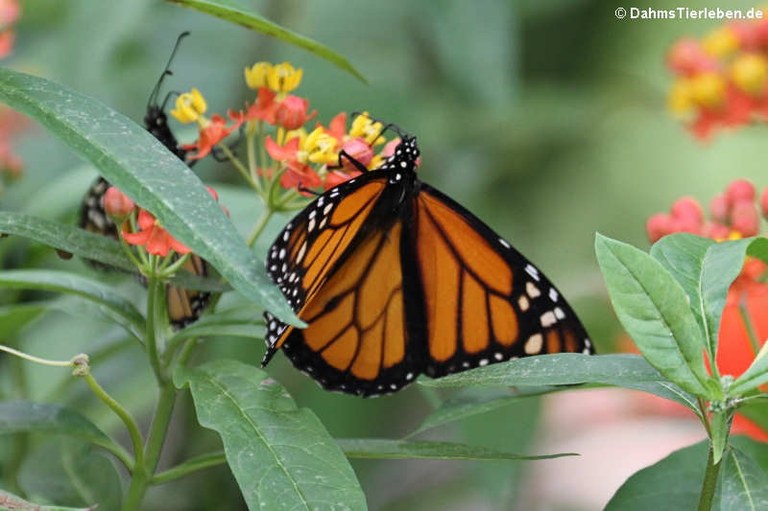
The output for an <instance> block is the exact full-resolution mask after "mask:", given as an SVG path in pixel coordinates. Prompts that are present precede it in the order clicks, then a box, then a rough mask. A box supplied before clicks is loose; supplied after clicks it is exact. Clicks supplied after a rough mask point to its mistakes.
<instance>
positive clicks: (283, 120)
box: [275, 95, 317, 130]
mask: <svg viewBox="0 0 768 511" xmlns="http://www.w3.org/2000/svg"><path fill="white" fill-rule="evenodd" d="M308 112H309V101H307V100H306V99H304V98H300V97H298V96H293V95H290V96H286V98H285V99H284V100H282V101H281V102H280V103H278V105H277V108H276V109H275V124H276V125H278V126H282V127H283V128H285V129H287V130H296V129H299V128H301V127H302V126H304V124H305V123H306V122H307V121H309V120H310V119H312V118H313V117H314V116H316V115H317V110H314V111H313V112H312V113H308Z"/></svg>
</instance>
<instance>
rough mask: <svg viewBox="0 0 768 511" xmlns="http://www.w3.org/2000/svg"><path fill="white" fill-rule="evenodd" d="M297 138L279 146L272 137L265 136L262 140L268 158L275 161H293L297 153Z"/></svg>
mask: <svg viewBox="0 0 768 511" xmlns="http://www.w3.org/2000/svg"><path fill="white" fill-rule="evenodd" d="M299 142H300V140H299V137H294V138H292V139H290V140H289V141H288V142H286V143H285V145H282V146H281V145H280V144H278V143H277V142H275V141H274V140H272V137H271V136H269V135H267V138H266V139H265V140H264V148H265V149H266V150H267V154H269V157H270V158H272V159H273V160H275V161H288V160H295V159H296V158H297V154H298V151H299Z"/></svg>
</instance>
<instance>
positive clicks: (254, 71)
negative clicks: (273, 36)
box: [245, 62, 273, 90]
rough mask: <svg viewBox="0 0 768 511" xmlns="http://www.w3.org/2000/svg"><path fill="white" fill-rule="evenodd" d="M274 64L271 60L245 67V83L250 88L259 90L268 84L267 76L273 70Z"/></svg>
mask: <svg viewBox="0 0 768 511" xmlns="http://www.w3.org/2000/svg"><path fill="white" fill-rule="evenodd" d="M272 67H273V66H272V64H270V63H269V62H257V63H255V64H254V65H253V66H251V67H246V68H245V83H246V85H248V87H249V88H250V89H253V90H257V89H259V88H261V87H266V86H267V76H268V75H269V73H270V72H272Z"/></svg>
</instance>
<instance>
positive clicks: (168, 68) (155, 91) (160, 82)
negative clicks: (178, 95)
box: [147, 30, 189, 110]
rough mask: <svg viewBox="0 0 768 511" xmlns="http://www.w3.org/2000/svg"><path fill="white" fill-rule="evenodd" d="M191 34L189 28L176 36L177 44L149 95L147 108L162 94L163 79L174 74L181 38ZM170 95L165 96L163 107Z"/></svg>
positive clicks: (155, 102)
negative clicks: (172, 63)
mask: <svg viewBox="0 0 768 511" xmlns="http://www.w3.org/2000/svg"><path fill="white" fill-rule="evenodd" d="M188 35H189V30H185V31H184V32H182V33H181V34H179V37H177V38H176V44H174V45H173V50H171V56H170V57H168V62H167V63H166V64H165V69H163V72H162V74H161V75H160V78H159V79H158V80H157V83H156V84H155V88H154V89H152V93H151V94H150V95H149V100H148V101H147V110H149V108H150V107H151V106H152V105H154V104H157V96H158V94H160V87H161V86H162V85H163V80H165V77H166V76H170V75H172V74H173V72H172V71H171V62H173V58H174V57H175V56H176V51H177V50H178V49H179V45H180V44H181V40H182V39H184V38H185V37H187V36H188ZM169 97H170V94H169V95H168V96H166V97H165V100H164V101H163V107H165V104H166V103H167V102H168V99H169Z"/></svg>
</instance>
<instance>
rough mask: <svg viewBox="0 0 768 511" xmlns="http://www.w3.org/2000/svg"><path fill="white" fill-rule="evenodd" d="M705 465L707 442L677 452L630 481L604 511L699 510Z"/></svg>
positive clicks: (635, 475) (637, 473)
mask: <svg viewBox="0 0 768 511" xmlns="http://www.w3.org/2000/svg"><path fill="white" fill-rule="evenodd" d="M706 463H707V443H706V442H700V443H698V444H696V445H693V446H691V447H686V448H685V449H681V450H679V451H676V452H674V453H672V454H670V455H669V456H667V457H666V458H664V459H663V460H661V461H659V462H658V463H655V464H654V465H651V466H650V467H648V468H644V469H643V470H640V471H639V472H636V473H635V474H634V475H632V477H630V478H629V479H627V481H626V482H625V483H624V484H623V485H622V486H621V488H619V489H618V491H617V492H616V494H615V495H614V496H613V497H612V498H611V500H610V502H608V505H606V507H605V510H604V511H648V510H649V509H658V510H666V509H675V510H677V509H681V510H682V509H696V507H697V504H698V502H699V493H700V492H701V483H702V481H703V480H704V467H705V465H706Z"/></svg>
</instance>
